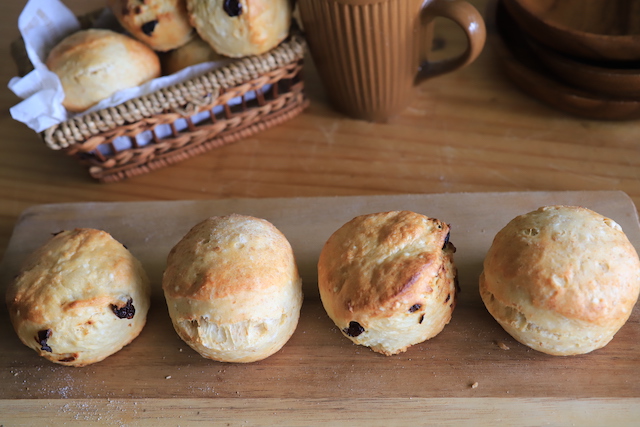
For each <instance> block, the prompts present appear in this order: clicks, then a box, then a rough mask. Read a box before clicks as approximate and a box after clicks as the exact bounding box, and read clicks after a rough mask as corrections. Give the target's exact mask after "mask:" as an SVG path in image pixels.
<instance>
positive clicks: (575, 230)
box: [483, 206, 640, 323]
mask: <svg viewBox="0 0 640 427" xmlns="http://www.w3.org/2000/svg"><path fill="white" fill-rule="evenodd" d="M639 272H640V262H639V261H638V255H637V253H636V251H635V249H634V247H633V245H632V244H631V243H630V242H629V240H628V238H627V236H626V235H625V234H624V232H623V231H622V228H621V227H620V226H619V225H618V224H617V223H616V222H615V221H613V220H611V219H609V218H606V217H604V216H602V215H600V214H597V213H596V212H593V211H591V210H589V209H586V208H582V207H573V206H548V207H542V208H540V209H538V210H536V211H534V212H530V213H528V214H525V215H520V216H518V217H516V218H514V219H513V220H512V221H511V222H510V223H509V224H508V225H507V226H506V227H505V228H503V229H502V230H501V231H500V232H499V233H498V234H497V235H496V236H495V239H494V242H493V244H492V246H491V248H490V250H489V252H488V253H487V256H486V259H485V262H484V272H483V274H484V275H485V279H486V281H487V282H490V283H492V286H491V292H492V293H493V294H494V295H495V297H496V298H497V299H498V300H501V301H505V300H507V301H513V300H516V301H517V300H518V298H520V297H519V296H518V294H520V295H527V296H528V298H530V300H531V303H532V304H533V305H534V306H536V307H539V308H543V309H548V310H553V311H555V312H557V313H559V314H562V315H564V316H566V317H567V318H570V319H577V320H583V321H587V322H593V323H606V322H608V321H610V320H612V319H618V318H621V317H624V318H626V317H627V316H628V315H629V312H630V309H631V308H632V307H633V305H634V304H635V300H636V298H637V295H638V289H640V284H639V282H638V281H639V278H640V276H639Z"/></svg>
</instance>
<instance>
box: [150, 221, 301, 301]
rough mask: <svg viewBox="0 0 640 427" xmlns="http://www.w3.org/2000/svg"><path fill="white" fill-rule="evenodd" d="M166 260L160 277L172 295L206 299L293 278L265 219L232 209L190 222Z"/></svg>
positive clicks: (281, 242) (286, 249)
mask: <svg viewBox="0 0 640 427" xmlns="http://www.w3.org/2000/svg"><path fill="white" fill-rule="evenodd" d="M169 259H170V262H167V268H166V269H165V272H164V277H163V281H162V282H163V287H164V291H165V293H166V294H167V295H168V296H170V297H173V298H178V297H184V298H191V299H195V300H202V301H209V300H212V299H215V298H224V297H227V296H230V295H233V294H234V293H239V292H251V291H252V290H261V289H264V288H269V287H272V286H276V287H277V286H282V277H297V267H296V266H295V263H291V262H290V261H291V246H290V245H289V242H288V241H287V239H286V238H285V237H284V235H283V234H282V233H281V232H280V231H279V230H278V229H277V228H276V227H275V226H274V225H272V224H271V223H269V222H268V221H266V220H263V219H259V218H254V217H250V216H245V215H238V214H232V215H229V216H220V217H212V218H209V219H207V220H205V221H202V222H200V223H199V224H196V225H195V226H194V227H193V228H192V229H191V230H190V231H189V232H188V233H187V234H186V235H185V236H184V237H183V238H182V240H180V242H178V243H177V244H176V245H175V246H174V247H173V249H172V250H171V252H170V253H169ZM194 260H195V261H194Z"/></svg>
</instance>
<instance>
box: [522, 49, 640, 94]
mask: <svg viewBox="0 0 640 427" xmlns="http://www.w3.org/2000/svg"><path fill="white" fill-rule="evenodd" d="M529 44H530V45H531V48H532V49H533V51H534V52H535V54H536V56H537V57H538V58H539V59H540V61H541V62H542V63H544V65H545V66H546V67H547V68H548V69H549V70H550V71H551V72H552V73H553V74H555V75H556V76H557V77H558V78H560V79H561V80H562V81H564V82H565V83H567V84H569V85H572V86H575V87H577V88H580V89H584V90H586V91H589V92H591V93H597V94H601V95H606V96H611V97H615V98H620V99H636V100H638V99H640V63H637V62H633V63H629V64H628V65H627V66H626V67H623V65H620V64H619V63H617V62H616V63H601V62H592V61H587V60H579V59H575V58H572V57H569V56H567V55H563V54H561V53H558V52H556V51H554V50H553V49H549V48H548V47H546V46H544V45H542V44H540V43H538V42H536V41H534V40H529ZM605 65H609V66H605Z"/></svg>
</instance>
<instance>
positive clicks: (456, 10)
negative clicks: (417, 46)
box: [415, 0, 487, 84]
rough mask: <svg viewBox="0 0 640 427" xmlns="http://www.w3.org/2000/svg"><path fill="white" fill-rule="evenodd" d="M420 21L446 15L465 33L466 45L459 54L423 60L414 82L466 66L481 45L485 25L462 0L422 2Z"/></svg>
mask: <svg viewBox="0 0 640 427" xmlns="http://www.w3.org/2000/svg"><path fill="white" fill-rule="evenodd" d="M421 14H422V16H421V18H422V22H423V23H425V24H426V25H428V24H429V23H431V22H432V21H433V20H434V19H435V18H437V17H440V18H448V19H450V20H452V21H453V22H455V23H456V24H457V25H459V26H460V27H461V28H462V30H463V31H464V32H465V34H466V35H467V49H466V50H465V51H464V52H463V53H462V54H460V55H459V56H456V57H453V58H448V59H444V60H441V61H423V62H422V63H421V64H420V69H419V70H418V74H417V75H416V79H415V84H418V83H420V82H422V81H424V80H426V79H429V78H431V77H435V76H439V75H441V74H445V73H449V72H451V71H455V70H458V69H460V68H463V67H466V66H467V65H469V64H471V63H472V62H473V61H475V60H476V58H477V57H478V55H480V53H481V52H482V49H483V48H484V43H485V41H486V39H487V29H486V26H485V24H484V20H483V19H482V15H481V14H480V12H478V10H477V9H476V8H475V7H473V6H472V5H471V4H469V3H467V2H466V1H464V0H432V1H430V2H426V1H425V2H424V4H423V5H422V12H421Z"/></svg>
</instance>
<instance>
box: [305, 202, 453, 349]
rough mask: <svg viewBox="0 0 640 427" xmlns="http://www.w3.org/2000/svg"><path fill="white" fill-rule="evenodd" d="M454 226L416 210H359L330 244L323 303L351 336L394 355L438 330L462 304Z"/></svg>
mask: <svg viewBox="0 0 640 427" xmlns="http://www.w3.org/2000/svg"><path fill="white" fill-rule="evenodd" d="M454 252H455V247H454V246H453V244H452V243H451V242H449V225H447V224H446V223H444V222H442V221H440V220H438V219H434V218H428V217H426V216H424V215H421V214H418V213H415V212H410V211H394V212H383V213H374V214H368V215H362V216H358V217H356V218H354V219H352V220H351V221H349V222H347V223H346V224H344V225H343V226H342V227H341V228H339V229H338V230H337V231H336V232H335V233H333V235H332V236H331V237H330V238H329V239H328V240H327V242H326V243H325V245H324V247H323V249H322V252H321V253H320V259H319V261H318V286H319V290H320V297H321V299H322V304H323V305H324V308H325V310H326V312H327V314H328V315H329V317H330V318H331V319H332V320H333V321H334V323H335V324H336V326H337V327H338V328H339V329H340V330H341V331H342V332H343V334H344V335H345V336H347V337H348V338H349V339H351V340H352V341H353V342H354V343H356V344H359V345H363V346H367V347H370V348H371V349H372V350H373V351H376V352H378V353H382V354H385V355H393V354H396V353H400V352H403V351H405V350H406V349H407V348H408V347H409V346H411V345H414V344H417V343H420V342H423V341H425V340H427V339H430V338H432V337H434V336H436V335H437V334H439V333H440V332H441V331H442V330H443V328H444V327H445V325H446V324H447V323H449V320H450V319H451V315H452V312H453V309H454V307H455V302H456V288H457V286H456V283H457V281H456V268H455V265H454V262H453V254H454Z"/></svg>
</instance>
